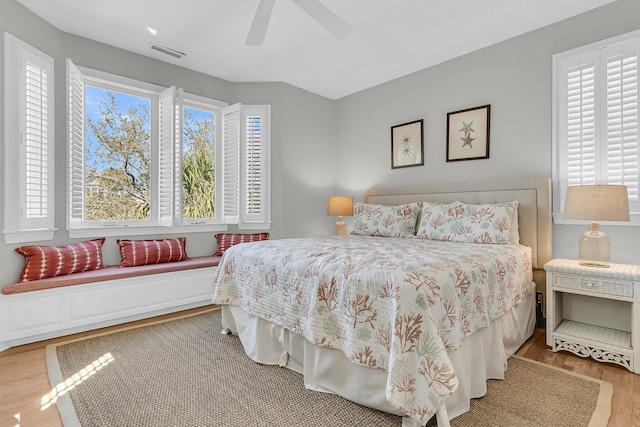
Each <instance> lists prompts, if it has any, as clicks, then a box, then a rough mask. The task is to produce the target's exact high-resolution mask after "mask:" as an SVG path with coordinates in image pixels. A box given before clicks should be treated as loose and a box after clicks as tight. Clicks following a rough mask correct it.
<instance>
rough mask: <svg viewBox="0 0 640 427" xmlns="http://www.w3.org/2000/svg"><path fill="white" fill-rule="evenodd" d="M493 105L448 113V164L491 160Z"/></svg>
mask: <svg viewBox="0 0 640 427" xmlns="http://www.w3.org/2000/svg"><path fill="white" fill-rule="evenodd" d="M490 118H491V105H483V106H481V107H475V108H467V109H466V110H460V111H453V112H451V113H447V162H456V161H460V160H475V159H488V158H489V123H490Z"/></svg>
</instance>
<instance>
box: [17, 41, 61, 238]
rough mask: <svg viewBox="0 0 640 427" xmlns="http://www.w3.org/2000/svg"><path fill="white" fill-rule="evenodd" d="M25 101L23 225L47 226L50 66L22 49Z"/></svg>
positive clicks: (49, 156) (31, 226) (49, 175)
mask: <svg viewBox="0 0 640 427" xmlns="http://www.w3.org/2000/svg"><path fill="white" fill-rule="evenodd" d="M23 72H24V78H25V82H24V87H25V90H26V93H25V102H24V107H23V111H22V114H23V118H22V121H23V123H24V124H23V125H22V126H21V127H23V134H22V139H23V140H22V144H23V147H24V148H23V150H24V162H25V163H24V164H25V167H26V169H25V175H24V176H21V180H22V178H24V179H25V182H24V183H21V184H23V185H24V186H25V188H24V199H23V200H22V201H21V202H22V203H23V204H24V208H25V215H24V223H23V228H46V227H48V226H50V224H49V209H51V208H52V206H49V194H50V193H51V191H52V190H53V188H52V186H51V184H50V182H49V179H50V178H51V179H53V176H52V174H51V173H50V172H51V171H50V163H51V162H50V160H51V158H52V155H53V150H52V141H51V140H50V133H49V125H50V121H49V99H48V98H49V95H48V94H49V85H50V84H53V81H51V80H50V78H49V75H50V73H51V69H50V67H48V66H43V65H42V61H41V59H40V58H38V57H37V56H36V55H33V54H32V53H30V52H25V60H24V62H23Z"/></svg>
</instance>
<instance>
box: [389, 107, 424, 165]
mask: <svg viewBox="0 0 640 427" xmlns="http://www.w3.org/2000/svg"><path fill="white" fill-rule="evenodd" d="M423 152H424V139H423V133H422V119H420V120H416V121H415V122H409V123H404V124H402V125H396V126H392V127H391V169H396V168H406V167H409V166H422V165H424V155H423Z"/></svg>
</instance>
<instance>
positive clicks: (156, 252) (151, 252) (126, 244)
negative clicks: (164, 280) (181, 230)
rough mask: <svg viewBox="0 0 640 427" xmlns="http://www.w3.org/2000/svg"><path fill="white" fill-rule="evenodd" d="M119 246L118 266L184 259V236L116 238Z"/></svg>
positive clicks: (185, 241) (185, 252)
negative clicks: (151, 238) (147, 238)
mask: <svg viewBox="0 0 640 427" xmlns="http://www.w3.org/2000/svg"><path fill="white" fill-rule="evenodd" d="M116 243H118V247H119V248H120V259H121V261H120V265H119V266H118V267H136V266H139V265H148V264H162V263H165V262H177V261H186V260H188V259H190V258H189V257H188V256H187V251H186V249H185V245H186V243H187V238H186V237H178V238H176V239H159V240H116Z"/></svg>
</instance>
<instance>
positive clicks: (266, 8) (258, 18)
mask: <svg viewBox="0 0 640 427" xmlns="http://www.w3.org/2000/svg"><path fill="white" fill-rule="evenodd" d="M275 2H276V0H260V3H259V4H258V9H257V10H256V14H255V16H254V17H253V22H252V23H251V28H250V29H249V34H248V35H247V40H246V41H245V43H246V44H247V45H249V46H260V45H261V44H262V43H263V42H264V37H265V36H266V35H267V28H268V27H269V21H270V20H271V12H272V11H273V5H274V4H275Z"/></svg>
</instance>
